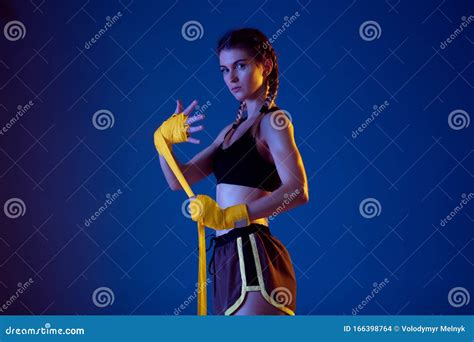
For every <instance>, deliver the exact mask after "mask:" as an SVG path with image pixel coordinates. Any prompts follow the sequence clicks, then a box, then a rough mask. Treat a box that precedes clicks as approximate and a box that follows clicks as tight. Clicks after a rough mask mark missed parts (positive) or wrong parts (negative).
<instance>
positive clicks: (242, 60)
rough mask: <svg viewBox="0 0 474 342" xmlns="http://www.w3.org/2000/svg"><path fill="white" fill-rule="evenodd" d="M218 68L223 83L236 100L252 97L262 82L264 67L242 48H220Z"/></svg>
mask: <svg viewBox="0 0 474 342" xmlns="http://www.w3.org/2000/svg"><path fill="white" fill-rule="evenodd" d="M219 62H220V68H221V72H222V76H223V77H224V81H225V84H226V85H227V87H228V88H229V90H230V92H231V93H232V95H234V97H235V98H236V100H237V101H243V100H245V99H248V98H252V97H254V96H256V95H257V94H258V90H259V89H260V88H261V87H262V85H263V83H264V76H263V72H264V70H263V69H264V68H263V66H262V65H261V64H260V63H257V62H256V61H255V60H253V59H252V58H251V56H250V55H249V54H248V53H247V51H245V50H244V49H238V48H236V49H228V50H222V51H221V52H220V54H219Z"/></svg>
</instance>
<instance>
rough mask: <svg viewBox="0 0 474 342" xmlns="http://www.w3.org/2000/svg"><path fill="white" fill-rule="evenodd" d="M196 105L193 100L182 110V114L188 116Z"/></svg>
mask: <svg viewBox="0 0 474 342" xmlns="http://www.w3.org/2000/svg"><path fill="white" fill-rule="evenodd" d="M197 104H198V102H197V101H196V100H194V101H193V102H191V104H190V105H189V106H188V107H187V108H186V109H185V110H184V114H185V115H189V113H191V112H192V110H193V109H194V107H196V106H197Z"/></svg>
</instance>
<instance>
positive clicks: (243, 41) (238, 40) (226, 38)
mask: <svg viewBox="0 0 474 342" xmlns="http://www.w3.org/2000/svg"><path fill="white" fill-rule="evenodd" d="M233 48H242V49H245V50H246V51H247V52H248V53H249V54H250V55H251V56H252V58H253V59H254V60H255V61H257V62H259V63H263V62H264V61H265V59H271V60H272V62H273V68H272V71H271V72H270V74H269V75H268V76H267V79H266V83H267V84H266V86H267V92H266V98H265V102H264V103H263V106H262V108H260V114H259V115H258V117H257V119H256V120H255V124H254V125H253V127H252V130H251V133H252V136H254V137H255V136H256V134H257V132H258V127H259V125H260V121H261V120H262V118H263V114H264V113H266V112H267V110H268V108H270V107H271V106H272V104H274V102H275V99H276V97H277V93H278V86H279V79H278V60H277V55H276V52H275V50H274V49H273V47H272V46H271V44H270V42H269V40H268V38H267V37H266V36H265V34H263V33H262V32H261V31H260V30H258V29H254V28H242V29H237V30H232V31H229V32H227V33H225V34H224V35H223V36H222V37H221V38H220V39H219V41H218V43H217V54H218V55H219V54H220V52H221V51H222V50H226V49H233ZM245 110H246V106H245V102H244V101H242V102H240V106H239V109H238V111H237V116H236V119H235V121H234V124H233V125H232V129H233V130H235V129H236V128H237V126H238V125H239V124H240V123H241V122H242V121H243V113H244V111H245Z"/></svg>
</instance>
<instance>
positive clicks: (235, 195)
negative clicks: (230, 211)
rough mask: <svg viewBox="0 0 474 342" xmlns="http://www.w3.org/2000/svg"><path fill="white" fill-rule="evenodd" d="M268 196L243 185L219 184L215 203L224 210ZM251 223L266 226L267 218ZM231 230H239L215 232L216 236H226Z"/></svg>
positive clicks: (262, 191) (263, 192) (261, 191)
mask: <svg viewBox="0 0 474 342" xmlns="http://www.w3.org/2000/svg"><path fill="white" fill-rule="evenodd" d="M268 194H269V192H267V191H265V190H261V189H257V188H251V187H248V186H243V185H235V184H226V183H220V184H217V190H216V202H217V204H219V207H221V208H223V209H225V208H227V207H230V206H233V205H236V204H241V203H249V202H252V201H254V200H257V199H259V198H262V197H264V196H267V195H268ZM251 223H260V224H263V225H266V226H268V218H266V217H264V218H260V219H255V220H252V221H251ZM232 229H239V228H231V229H223V230H217V231H216V236H219V235H223V234H227V233H228V232H230V231H231V230H232Z"/></svg>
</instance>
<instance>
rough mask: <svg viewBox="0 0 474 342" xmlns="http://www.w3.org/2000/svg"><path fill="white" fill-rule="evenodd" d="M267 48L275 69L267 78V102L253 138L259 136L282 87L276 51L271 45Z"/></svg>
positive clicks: (254, 126) (253, 131) (255, 127)
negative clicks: (262, 122)
mask: <svg viewBox="0 0 474 342" xmlns="http://www.w3.org/2000/svg"><path fill="white" fill-rule="evenodd" d="M267 48H268V53H269V54H270V56H269V57H268V58H271V60H272V62H273V68H272V71H271V72H270V74H269V75H268V77H267V82H266V87H267V90H266V97H265V101H264V102H263V105H262V108H260V114H259V115H258V117H257V119H255V124H254V125H253V127H252V130H251V132H252V136H254V137H257V136H258V132H259V127H260V121H262V119H263V116H264V115H265V113H267V112H268V109H270V108H271V107H272V106H273V105H274V103H275V100H276V97H277V94H278V86H279V85H280V81H279V78H278V61H277V56H276V53H275V50H274V49H273V48H272V47H271V46H270V45H267Z"/></svg>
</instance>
